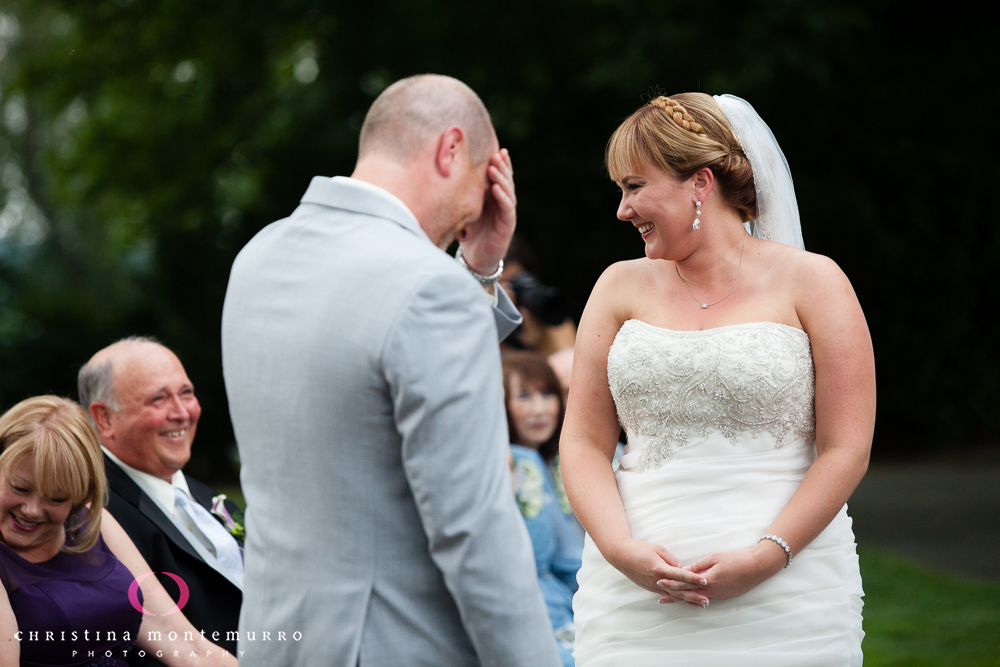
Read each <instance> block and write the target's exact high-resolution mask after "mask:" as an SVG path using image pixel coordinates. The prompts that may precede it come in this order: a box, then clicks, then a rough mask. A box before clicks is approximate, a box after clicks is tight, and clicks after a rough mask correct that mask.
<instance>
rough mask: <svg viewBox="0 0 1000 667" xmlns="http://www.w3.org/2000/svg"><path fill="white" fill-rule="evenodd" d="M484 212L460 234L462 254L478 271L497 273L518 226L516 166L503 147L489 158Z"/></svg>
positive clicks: (486, 273)
mask: <svg viewBox="0 0 1000 667" xmlns="http://www.w3.org/2000/svg"><path fill="white" fill-rule="evenodd" d="M489 160H490V164H489V167H488V168H487V171H486V175H487V178H488V179H489V181H490V187H489V188H487V189H486V194H485V197H484V200H483V212H482V214H481V215H480V216H479V219H478V220H475V221H473V222H470V223H469V224H468V225H466V226H465V228H464V229H463V230H462V233H461V235H460V236H459V239H458V241H459V244H460V245H461V247H462V256H463V257H464V258H465V261H466V263H467V264H468V265H469V267H470V268H471V269H472V270H473V271H475V272H476V273H481V274H483V275H490V274H492V273H495V272H496V270H497V267H498V266H499V265H500V260H501V259H503V258H504V256H505V255H506V254H507V248H509V247H510V241H511V239H512V238H513V237H514V229H515V228H516V227H517V195H516V193H515V190H514V166H513V164H512V163H511V160H510V153H509V152H508V151H507V149H506V148H501V149H500V150H499V151H497V152H496V153H494V154H493V155H491V156H490V158H489Z"/></svg>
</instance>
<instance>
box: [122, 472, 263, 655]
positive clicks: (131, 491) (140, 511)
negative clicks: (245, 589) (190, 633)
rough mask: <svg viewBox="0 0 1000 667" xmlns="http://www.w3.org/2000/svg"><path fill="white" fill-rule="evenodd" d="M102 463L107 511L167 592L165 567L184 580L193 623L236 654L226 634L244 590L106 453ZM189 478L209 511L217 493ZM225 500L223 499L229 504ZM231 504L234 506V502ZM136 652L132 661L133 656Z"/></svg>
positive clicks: (171, 588)
mask: <svg viewBox="0 0 1000 667" xmlns="http://www.w3.org/2000/svg"><path fill="white" fill-rule="evenodd" d="M104 468H105V470H106V471H107V476H108V490H109V494H108V495H109V499H108V511H109V512H111V516H113V517H114V518H115V519H116V520H117V521H118V523H120V524H121V526H122V528H124V529H125V532H126V533H128V535H129V537H131V538H132V541H133V542H134V543H135V546H136V547H137V548H138V549H139V552H140V553H141V554H142V555H143V557H144V558H145V559H146V562H147V563H149V566H150V567H151V568H152V569H153V571H154V572H156V573H157V575H156V576H157V577H158V578H159V579H160V582H161V583H163V585H164V587H165V588H166V589H167V591H168V592H170V593H171V595H176V591H177V584H176V583H175V582H174V580H173V579H171V578H170V577H168V576H166V575H164V574H162V573H163V572H173V573H174V574H176V575H178V576H180V577H181V578H182V579H183V580H184V582H185V583H186V584H187V586H188V590H189V591H190V594H191V597H190V598H189V599H188V602H187V604H186V605H185V606H184V608H183V609H182V611H183V612H184V615H185V616H187V618H188V620H189V621H191V623H192V624H193V625H194V627H195V628H197V629H198V630H204V631H205V638H206V639H211V640H212V641H213V642H214V643H216V644H218V645H219V646H221V647H222V648H224V649H227V650H229V652H230V653H232V654H233V655H237V654H236V642H235V641H226V633H227V632H235V631H236V630H237V628H238V626H239V619H240V604H242V602H243V593H242V592H241V591H240V589H239V588H237V587H236V586H234V585H233V584H232V582H230V581H229V580H228V579H226V578H225V577H224V576H222V575H221V574H219V573H218V572H216V571H215V569H213V568H212V566H211V565H209V564H207V563H206V562H205V561H204V560H202V558H201V556H199V555H198V552H197V551H195V549H194V547H192V546H191V545H190V543H189V542H188V541H187V538H185V537H184V535H183V534H181V532H180V531H179V530H178V529H177V527H176V526H174V524H173V523H171V521H170V519H169V518H167V516H166V515H165V514H164V513H163V511H162V510H160V508H159V506H157V504H156V503H155V502H153V499H152V498H150V497H149V496H148V495H146V493H145V492H144V491H143V490H142V489H141V488H139V485H137V484H136V483H135V482H133V481H132V478H131V477H129V476H128V473H126V472H125V471H124V470H122V469H121V468H120V467H119V466H118V465H117V464H116V463H115V462H114V461H112V460H111V459H109V458H108V457H107V456H105V457H104ZM187 483H188V488H189V489H190V490H191V495H192V497H193V498H194V499H195V501H197V502H199V503H201V504H202V505H203V506H205V507H206V508H207V509H209V510H210V509H211V508H212V496H213V495H215V494H214V493H213V491H212V489H210V488H209V487H207V486H205V485H204V484H202V483H201V482H199V481H198V480H196V479H192V478H191V477H187ZM229 502H230V501H226V503H227V505H229ZM229 509H230V511H232V510H233V509H235V505H233V506H231V507H230V508H229ZM215 631H218V633H219V634H218V635H217V636H218V639H213V638H212V633H213V632H215ZM136 653H137V652H136V651H130V652H129V656H128V657H129V664H131V665H143V666H145V665H160V663H159V662H157V661H155V660H154V661H150V659H149V658H139V657H138V656H137V655H135V654H136ZM134 655H135V660H133V659H132V658H133V656H134Z"/></svg>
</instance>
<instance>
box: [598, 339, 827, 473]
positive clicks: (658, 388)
mask: <svg viewBox="0 0 1000 667" xmlns="http://www.w3.org/2000/svg"><path fill="white" fill-rule="evenodd" d="M608 383H609V385H610V387H611V395H612V396H613V397H614V400H615V406H616V407H617V410H618V420H619V422H620V423H621V425H622V427H623V428H624V429H625V431H626V433H628V435H629V442H630V444H631V443H632V442H633V439H636V440H642V441H643V442H644V443H645V448H644V449H643V450H642V453H641V455H640V456H639V461H638V465H637V466H636V469H637V470H638V471H640V472H642V471H645V470H649V469H651V468H656V467H659V466H660V465H661V464H662V463H663V462H664V461H666V460H668V459H669V458H670V457H671V455H672V454H673V453H674V452H675V451H677V450H678V449H679V448H681V447H683V446H685V445H686V444H688V443H689V442H690V441H692V440H693V439H695V438H699V437H708V436H710V435H711V434H712V433H714V432H721V434H722V435H723V436H725V437H726V438H728V439H729V441H730V442H732V443H733V444H734V445H735V444H739V443H740V442H741V441H742V440H743V438H744V437H746V436H749V437H752V438H757V437H758V436H759V435H761V434H762V433H765V432H766V433H769V434H771V436H773V439H774V446H775V447H781V446H782V445H783V444H784V443H785V442H786V440H787V439H788V438H789V437H792V438H806V439H807V440H809V441H812V440H813V439H814V437H815V410H814V406H813V397H814V393H815V386H816V380H815V372H814V370H813V362H812V349H811V347H810V345H809V336H808V335H807V334H806V333H805V332H804V331H802V330H800V329H796V328H794V327H790V326H787V325H784V324H776V323H773V322H753V323H749V324H736V325H732V326H726V327H719V328H717V329H707V330H704V331H673V330H670V329H661V328H659V327H655V326H653V325H651V324H646V323H645V322H641V321H639V320H628V321H627V322H625V324H623V325H622V327H621V329H620V330H619V331H618V335H617V336H615V340H614V342H613V343H612V345H611V350H610V352H609V353H608ZM637 436H638V437H637Z"/></svg>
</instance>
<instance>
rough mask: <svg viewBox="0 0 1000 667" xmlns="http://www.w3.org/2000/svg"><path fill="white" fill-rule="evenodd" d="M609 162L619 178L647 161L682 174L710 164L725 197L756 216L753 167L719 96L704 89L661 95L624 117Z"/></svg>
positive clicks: (608, 154) (610, 148) (614, 177)
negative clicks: (704, 91)
mask: <svg viewBox="0 0 1000 667" xmlns="http://www.w3.org/2000/svg"><path fill="white" fill-rule="evenodd" d="M605 162H606V164H607V167H608V172H609V173H610V174H611V178H612V180H615V181H618V180H621V179H622V178H624V177H625V176H626V175H627V174H628V173H630V172H634V171H636V170H637V169H638V168H639V167H641V166H642V165H652V166H654V167H657V168H659V169H662V170H663V171H665V172H667V173H669V174H674V175H676V176H678V177H680V178H689V177H690V176H691V175H692V174H694V173H695V172H696V171H698V170H699V169H704V168H705V167H708V168H709V169H711V170H712V173H713V174H714V175H715V179H716V183H717V185H718V186H719V191H720V194H721V195H722V198H723V200H725V202H726V203H727V204H729V205H730V206H732V207H733V208H735V209H736V210H737V211H738V212H739V214H740V218H741V219H742V220H743V221H744V222H746V221H748V220H753V219H754V218H756V217H757V191H756V189H755V187H754V181H753V169H752V168H751V167H750V161H749V160H748V159H747V156H746V154H744V152H743V148H742V147H740V144H739V142H738V141H737V140H736V135H735V134H733V129H732V127H730V125H729V121H728V120H726V116H725V114H724V113H722V109H720V108H719V105H718V104H716V102H715V100H714V99H713V98H712V97H711V96H710V95H706V94H704V93H681V94H679V95H671V96H670V97H666V96H663V95H661V96H659V97H657V98H655V99H653V100H650V101H649V102H648V103H647V104H646V105H644V106H643V107H641V108H640V109H639V110H638V111H636V112H635V113H633V114H632V115H631V116H629V117H628V118H626V119H625V122H623V123H622V124H621V125H620V126H619V127H618V129H617V130H615V133H614V134H613V135H611V140H610V141H609V142H608V148H607V152H606V153H605Z"/></svg>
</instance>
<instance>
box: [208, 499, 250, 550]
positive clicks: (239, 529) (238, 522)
mask: <svg viewBox="0 0 1000 667" xmlns="http://www.w3.org/2000/svg"><path fill="white" fill-rule="evenodd" d="M212 514H214V515H215V516H217V517H219V520H220V521H221V522H222V525H223V527H225V529H226V530H228V531H229V534H230V535H232V536H233V537H235V538H236V539H238V540H244V539H246V536H247V531H246V528H244V527H243V515H242V514H240V513H239V510H237V517H235V518H234V517H233V515H232V514H230V513H229V510H228V509H226V494H224V493H220V494H219V495H217V496H215V497H214V498H212Z"/></svg>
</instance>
